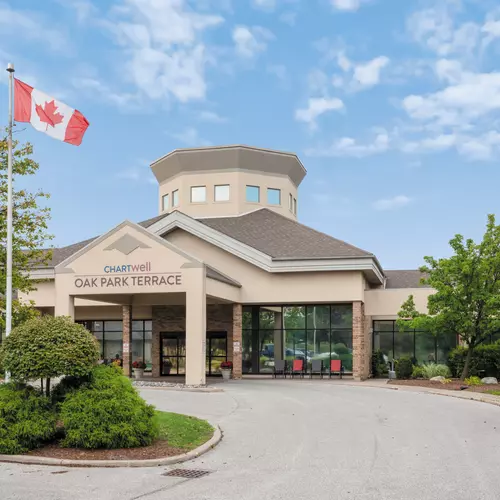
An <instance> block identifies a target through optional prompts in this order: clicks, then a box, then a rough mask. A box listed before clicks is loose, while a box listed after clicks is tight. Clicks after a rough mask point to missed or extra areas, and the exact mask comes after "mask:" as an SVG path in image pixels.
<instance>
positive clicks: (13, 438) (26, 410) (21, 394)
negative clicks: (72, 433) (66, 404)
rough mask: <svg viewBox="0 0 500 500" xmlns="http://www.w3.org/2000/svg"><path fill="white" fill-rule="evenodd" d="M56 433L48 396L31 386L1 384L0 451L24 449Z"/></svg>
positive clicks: (7, 451) (13, 451) (48, 439)
mask: <svg viewBox="0 0 500 500" xmlns="http://www.w3.org/2000/svg"><path fill="white" fill-rule="evenodd" d="M55 435H56V415H55V412H54V411H53V408H52V405H51V403H50V400H49V398H47V397H45V396H43V395H42V394H41V393H40V391H39V390H37V389H35V388H34V387H29V386H20V385H18V384H14V383H10V384H4V385H0V453H5V454H10V455H12V454H16V453H24V452H26V451H28V450H32V449H34V448H38V447H39V446H41V445H43V444H44V443H46V442H47V441H50V440H52V439H53V438H54V437H55Z"/></svg>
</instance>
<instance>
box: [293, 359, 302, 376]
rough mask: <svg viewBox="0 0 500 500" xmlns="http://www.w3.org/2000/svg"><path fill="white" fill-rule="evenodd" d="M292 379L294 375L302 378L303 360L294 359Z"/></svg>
mask: <svg viewBox="0 0 500 500" xmlns="http://www.w3.org/2000/svg"><path fill="white" fill-rule="evenodd" d="M291 375H292V378H294V377H295V375H299V377H300V378H304V360H303V359H294V360H293V365H292V373H291Z"/></svg>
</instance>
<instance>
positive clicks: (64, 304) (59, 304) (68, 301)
mask: <svg viewBox="0 0 500 500" xmlns="http://www.w3.org/2000/svg"><path fill="white" fill-rule="evenodd" d="M54 316H69V317H70V318H71V319H72V320H73V321H74V320H75V297H73V296H72V295H63V296H61V297H59V296H56V303H55V307H54Z"/></svg>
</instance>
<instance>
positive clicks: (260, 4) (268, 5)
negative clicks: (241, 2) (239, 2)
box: [252, 0, 276, 12]
mask: <svg viewBox="0 0 500 500" xmlns="http://www.w3.org/2000/svg"><path fill="white" fill-rule="evenodd" d="M252 6H253V7H255V8H256V9H260V10H265V11H267V12H272V11H273V10H274V9H275V8H276V0H252Z"/></svg>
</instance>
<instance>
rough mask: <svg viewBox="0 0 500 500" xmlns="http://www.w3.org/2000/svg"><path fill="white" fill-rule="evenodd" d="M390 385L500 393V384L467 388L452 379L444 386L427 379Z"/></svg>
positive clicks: (396, 381) (396, 382)
mask: <svg viewBox="0 0 500 500" xmlns="http://www.w3.org/2000/svg"><path fill="white" fill-rule="evenodd" d="M388 383H389V384H390V385H406V386H414V387H431V388H432V389H444V390H447V391H460V390H462V389H461V387H467V389H463V390H464V391H469V392H482V393H489V392H490V391H500V384H481V385H471V386H467V385H466V384H465V383H464V382H461V381H460V380H458V379H452V381H451V382H448V383H446V384H443V383H442V382H433V381H430V380H425V379H417V380H389V382H388Z"/></svg>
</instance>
